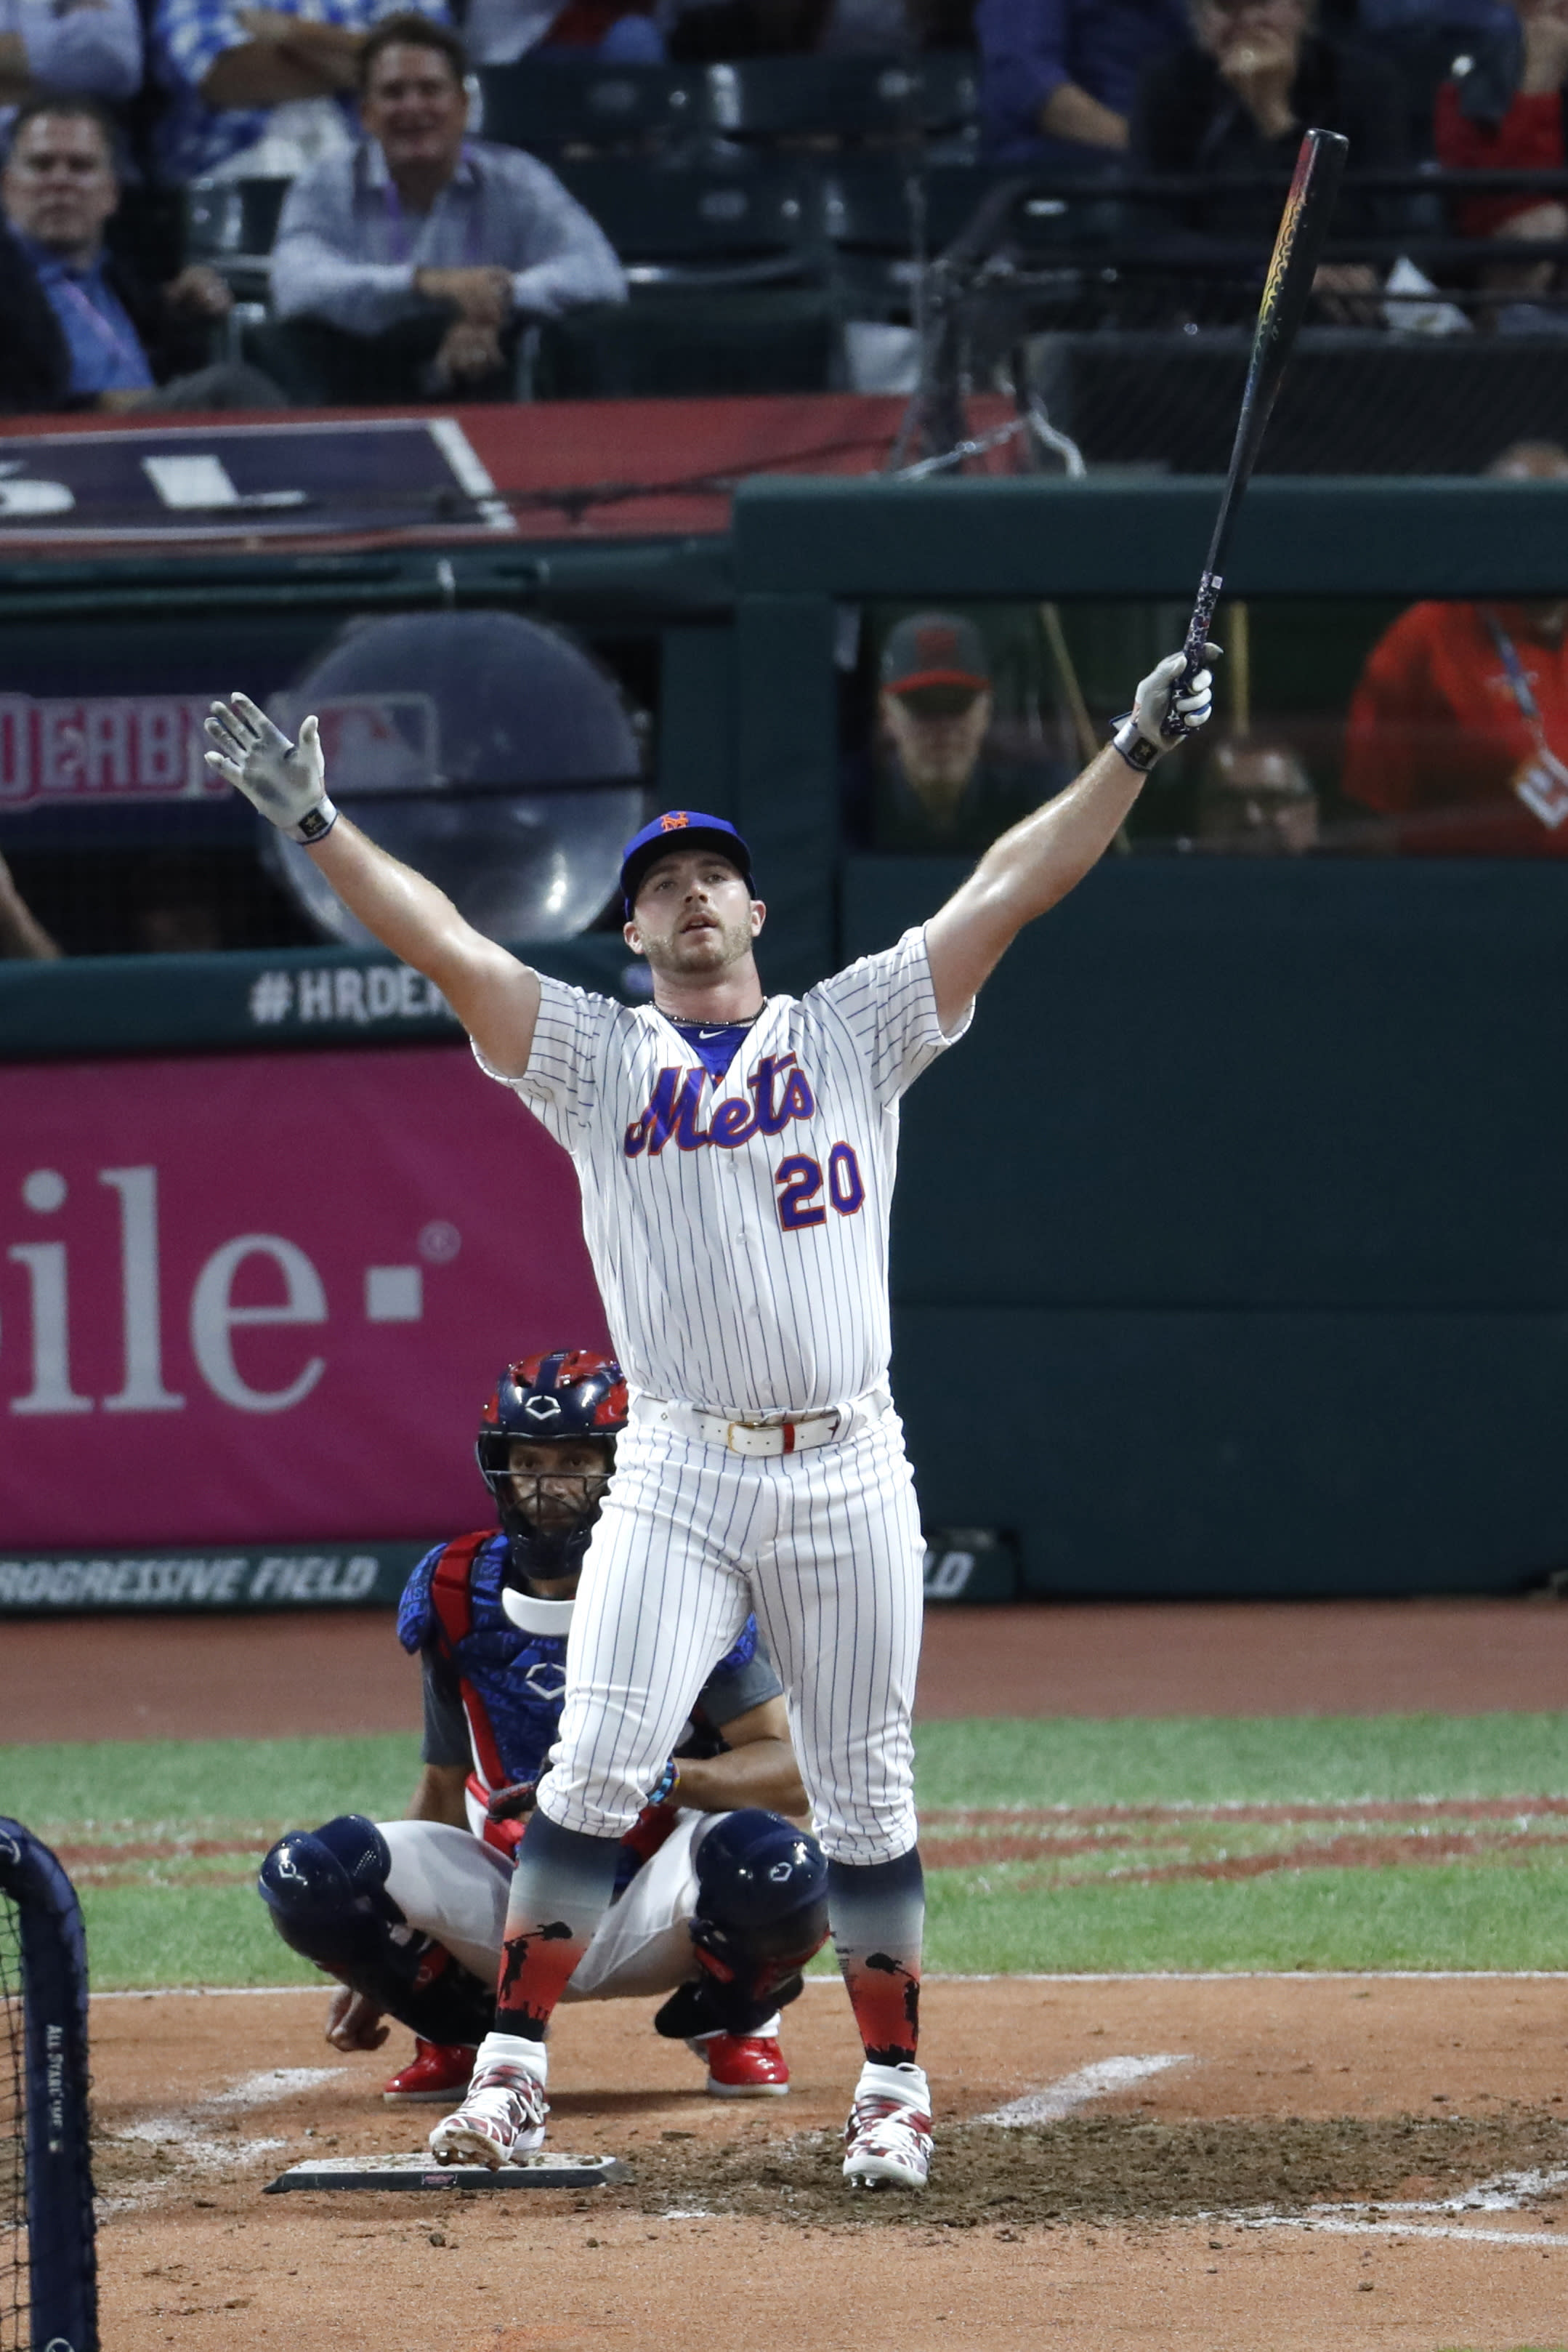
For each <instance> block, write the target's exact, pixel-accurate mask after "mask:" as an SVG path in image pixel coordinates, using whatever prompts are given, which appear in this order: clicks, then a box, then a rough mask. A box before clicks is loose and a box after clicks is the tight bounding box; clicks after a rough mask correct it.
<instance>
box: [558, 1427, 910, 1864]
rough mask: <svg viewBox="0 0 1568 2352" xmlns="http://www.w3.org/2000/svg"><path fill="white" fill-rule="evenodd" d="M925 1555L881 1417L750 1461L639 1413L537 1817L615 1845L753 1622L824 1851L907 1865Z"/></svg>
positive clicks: (608, 1510) (592, 1561) (583, 1607)
mask: <svg viewBox="0 0 1568 2352" xmlns="http://www.w3.org/2000/svg"><path fill="white" fill-rule="evenodd" d="M923 1559H924V1545H923V1542H922V1539H921V1534H920V1517H919V1512H918V1510H917V1508H916V1505H915V1484H914V1479H913V1476H912V1474H911V1472H910V1467H909V1462H908V1458H907V1456H906V1455H905V1454H904V1431H903V1426H902V1424H901V1423H900V1422H899V1419H898V1416H897V1414H896V1413H894V1412H892V1411H891V1410H890V1411H888V1412H883V1413H882V1414H881V1415H880V1416H879V1417H878V1418H877V1419H876V1420H875V1421H874V1422H873V1423H872V1424H871V1426H870V1427H868V1428H866V1429H865V1430H864V1431H863V1432H862V1433H861V1434H859V1435H855V1436H852V1437H849V1438H846V1439H845V1440H844V1442H843V1443H842V1444H836V1445H821V1446H815V1447H813V1448H811V1450H810V1452H806V1453H800V1454H781V1455H778V1456H772V1457H768V1458H766V1459H761V1460H758V1459H755V1458H748V1457H745V1456H741V1455H738V1454H732V1453H730V1452H728V1451H727V1449H725V1448H723V1447H721V1446H716V1445H709V1444H703V1443H701V1442H700V1441H699V1440H697V1439H695V1438H687V1437H684V1436H679V1435H675V1434H674V1433H671V1432H670V1431H668V1430H664V1429H653V1428H649V1427H647V1426H646V1425H644V1424H643V1423H640V1422H639V1420H638V1418H637V1416H636V1415H635V1413H634V1414H633V1418H632V1423H631V1425H630V1426H629V1427H628V1428H627V1429H626V1430H624V1431H623V1432H622V1435H621V1437H620V1438H619V1440H618V1442H617V1445H616V1457H615V1475H614V1477H613V1478H612V1482H611V1486H610V1490H609V1493H608V1494H607V1496H606V1497H605V1502H604V1507H603V1510H602V1512H601V1516H600V1520H599V1524H598V1526H597V1527H596V1528H595V1529H594V1531H593V1538H592V1540H591V1544H590V1545H589V1549H588V1557H587V1559H586V1561H585V1563H584V1567H583V1573H582V1581H581V1584H580V1587H579V1589H578V1596H577V1606H576V1609H575V1611H574V1612H573V1616H572V1623H571V1638H570V1643H569V1644H568V1648H567V1666H566V1672H567V1686H566V1700H565V1705H564V1707H563V1709H562V1714H561V1727H560V1737H559V1739H558V1741H557V1743H556V1746H555V1748H553V1750H552V1751H551V1762H550V1769H549V1775H548V1777H547V1778H546V1779H545V1780H543V1781H542V1782H541V1784H540V1789H539V1805H540V1808H541V1810H542V1811H545V1812H546V1813H548V1814H549V1818H550V1819H551V1821H553V1822H558V1823H559V1826H560V1827H561V1828H563V1829H569V1830H579V1831H581V1832H585V1833H586V1834H587V1835H589V1836H591V1837H619V1836H622V1834H623V1833H624V1832H625V1831H626V1830H628V1829H629V1828H630V1827H631V1825H632V1822H633V1821H634V1820H635V1819H636V1817H637V1814H638V1812H639V1811H640V1810H641V1808H642V1805H643V1800H644V1797H645V1795H646V1792H647V1791H648V1790H650V1789H652V1788H653V1786H654V1784H655V1783H656V1781H657V1780H658V1778H659V1775H660V1773H661V1772H662V1771H663V1769H664V1762H665V1759H666V1758H667V1757H668V1756H669V1754H670V1751H671V1749H672V1748H673V1747H674V1743H675V1741H676V1739H677V1738H679V1736H680V1732H681V1728H682V1726H683V1725H684V1724H685V1721H686V1718H687V1717H688V1715H689V1714H690V1712H691V1708H692V1705H693V1703H694V1701H695V1698H696V1696H697V1693H698V1692H699V1690H700V1689H701V1688H702V1685H703V1684H704V1683H705V1681H706V1679H707V1676H708V1675H709V1674H710V1673H711V1672H712V1670H713V1668H714V1666H715V1665H716V1664H717V1663H718V1661H719V1659H720V1658H722V1657H723V1656H724V1654H725V1653H726V1651H727V1650H728V1649H730V1648H731V1647H733V1645H734V1643H736V1641H737V1639H738V1637H739V1634H740V1632H741V1629H742V1627H743V1626H744V1624H745V1622H746V1619H747V1613H748V1612H750V1611H751V1610H753V1609H755V1611H756V1612H757V1620H758V1624H759V1625H760V1627H761V1629H762V1633H763V1635H764V1638H765V1639H766V1641H767V1643H768V1648H769V1650H770V1651H771V1652H772V1654H773V1663H774V1664H775V1666H776V1667H777V1668H778V1671H779V1680H780V1681H781V1682H782V1683H783V1685H784V1689H785V1693H786V1696H787V1699H788V1703H789V1729H790V1735H791V1737H792V1738H793V1740H794V1745H795V1753H796V1757H797V1759H799V1762H800V1777H801V1779H802V1780H804V1782H805V1784H806V1791H807V1794H808V1796H809V1797H810V1801H811V1811H812V1815H813V1818H814V1821H815V1825H816V1831H817V1835H818V1838H819V1839H820V1841H821V1846H822V1850H823V1852H824V1853H826V1854H827V1855H828V1856H829V1858H830V1859H831V1860H832V1861H834V1862H845V1863H860V1864H866V1863H878V1862H891V1861H894V1860H896V1858H897V1857H898V1856H899V1855H900V1854H903V1853H908V1851H909V1849H910V1847H911V1846H913V1845H914V1843H915V1796H914V1773H913V1765H914V1744H913V1741H912V1739H911V1736H910V1727H909V1717H910V1710H911V1706H912V1705H913V1702H914V1697H915V1669H916V1667H917V1665H918V1664H919V1657H920V1617H921V1608H922V1563H923Z"/></svg>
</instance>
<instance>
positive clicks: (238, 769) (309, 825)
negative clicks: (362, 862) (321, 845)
mask: <svg viewBox="0 0 1568 2352" xmlns="http://www.w3.org/2000/svg"><path fill="white" fill-rule="evenodd" d="M206 736H207V740H208V741H209V742H210V743H211V744H212V745H213V746H214V748H213V750H212V751H209V752H208V753H207V754H206V761H207V765H208V767H209V768H215V769H216V770H217V772H218V774H219V775H220V776H222V777H224V778H225V780H226V781H227V782H229V783H231V784H233V786H234V788H235V791H236V792H240V793H244V794H245V796H246V800H247V801H249V802H250V803H252V805H253V806H254V807H256V808H258V809H259V810H260V811H261V813H262V815H263V816H264V817H266V818H267V822H268V824H275V825H276V826H277V829H278V831H279V833H286V834H287V835H288V838H289V840H290V841H304V842H311V841H324V840H325V839H326V837H327V835H329V833H330V832H331V830H332V827H333V826H334V825H335V824H337V822H338V812H337V810H336V809H335V808H334V807H333V806H332V803H331V802H330V801H329V799H328V798H327V770H326V765H325V763H324V761H323V760H322V757H321V740H320V736H319V732H318V730H317V726H316V721H315V719H307V720H306V721H305V724H304V726H303V727H301V729H300V730H299V740H298V743H291V742H290V741H289V740H288V738H287V735H285V734H284V733H283V731H282V730H281V729H280V728H277V727H275V726H274V725H273V723H272V721H271V719H269V718H268V717H267V713H266V712H265V711H264V710H258V709H256V705H255V703H254V702H252V700H251V699H250V698H249V696H248V695H245V694H235V695H231V697H230V698H229V699H228V701H227V702H214V705H213V707H212V710H211V712H210V714H209V715H208V718H207V720H206Z"/></svg>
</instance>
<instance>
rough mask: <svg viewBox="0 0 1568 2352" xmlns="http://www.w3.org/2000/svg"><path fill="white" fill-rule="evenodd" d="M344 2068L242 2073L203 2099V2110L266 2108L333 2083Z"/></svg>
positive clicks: (273, 2068)
mask: <svg viewBox="0 0 1568 2352" xmlns="http://www.w3.org/2000/svg"><path fill="white" fill-rule="evenodd" d="M349 2072H350V2069H349V2068H348V2067H347V2066H267V2067H265V2068H264V2069H263V2070H262V2072H261V2073H260V2074H243V2075H242V2076H241V2077H240V2079H239V2081H238V2082H237V2083H231V2084H229V2087H228V2089H227V2090H226V2091H215V2092H214V2094H213V2095H212V2096H211V2098H207V2099H204V2100H203V2101H202V2105H203V2106H204V2108H205V2107H265V2106H267V2105H269V2103H270V2102H271V2101H272V2100H274V2099H287V2098H291V2097H292V2096H293V2095H294V2093H295V2092H296V2091H314V2090H315V2089H317V2087H318V2086H319V2084H322V2083H336V2082H337V2081H338V2080H339V2079H340V2076H342V2075H344V2074H348V2073H349Z"/></svg>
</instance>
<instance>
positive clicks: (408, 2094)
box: [382, 2040, 474, 2107]
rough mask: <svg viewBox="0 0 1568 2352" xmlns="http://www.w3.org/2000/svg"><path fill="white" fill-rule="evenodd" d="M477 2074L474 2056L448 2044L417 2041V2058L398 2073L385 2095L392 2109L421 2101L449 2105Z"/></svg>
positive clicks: (415, 2053)
mask: <svg viewBox="0 0 1568 2352" xmlns="http://www.w3.org/2000/svg"><path fill="white" fill-rule="evenodd" d="M473 2072H474V2053H473V2051H472V2050H468V2049H465V2048H461V2047H459V2046H456V2045H454V2044H449V2043H447V2042H420V2041H417V2040H416V2041H415V2042H414V2045H413V2057H412V2058H411V2059H410V2060H409V2062H408V2064H407V2065H406V2066H405V2067H404V2068H403V2070H402V2074H394V2075H393V2076H392V2081H391V2082H390V2083H389V2084H387V2086H386V2088H385V2089H384V2090H383V2091H382V2098H383V2099H384V2100H385V2101H386V2103H387V2105H388V2106H389V2107H401V2106H405V2105H409V2104H410V2103H411V2102H413V2101H415V2100H420V2099H429V2100H433V2101H434V2100H436V2099H439V2100H440V2101H441V2103H442V2104H443V2105H450V2104H451V2100H452V2094H453V2092H454V2091H465V2090H466V2089H467V2088H468V2077H469V2075H470V2074H472V2073H473Z"/></svg>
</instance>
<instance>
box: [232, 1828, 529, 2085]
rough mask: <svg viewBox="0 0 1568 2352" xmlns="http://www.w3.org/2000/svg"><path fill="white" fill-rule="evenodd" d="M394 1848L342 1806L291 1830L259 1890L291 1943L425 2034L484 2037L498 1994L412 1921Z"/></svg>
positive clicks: (429, 2038) (264, 1868)
mask: <svg viewBox="0 0 1568 2352" xmlns="http://www.w3.org/2000/svg"><path fill="white" fill-rule="evenodd" d="M391 1865H392V1856H391V1854H390V1853H388V1851H387V1842H386V1840H385V1838H383V1837H382V1833H381V1832H380V1830H379V1829H377V1827H376V1825H375V1823H374V1822H370V1821H367V1820H366V1819H365V1817H364V1815H363V1814H362V1813H340V1815H339V1816H338V1818H337V1820H336V1821H330V1822H323V1824H322V1826H321V1827H320V1828H319V1830H290V1832H288V1834H287V1837H281V1838H279V1839H278V1841H277V1844H276V1845H275V1846H274V1847H273V1849H272V1851H271V1853H269V1854H268V1855H267V1859H266V1861H265V1862H264V1863H263V1864H262V1865H261V1873H260V1876H259V1877H258V1879H257V1881H256V1889H257V1892H258V1893H259V1895H260V1896H261V1899H262V1901H263V1902H264V1903H265V1904H266V1905H267V1909H268V1910H269V1911H270V1912H271V1914H272V1924H273V1926H274V1927H276V1928H277V1932H278V1934H279V1935H280V1936H281V1937H282V1938H283V1940H284V1942H285V1943H286V1944H287V1945H289V1946H290V1947H291V1948H292V1949H293V1950H295V1951H297V1952H301V1953H303V1955H304V1957H305V1958H307V1959H308V1960H314V1961H315V1963H316V1965H317V1967H318V1968H319V1969H326V1971H327V1973H328V1975H329V1976H334V1977H336V1978H337V1979H338V1981H339V1983H340V1984H346V1985H347V1986H349V1987H350V1990H352V1991H354V1992H358V1993H362V1994H363V1995H364V1996H365V1998H366V2000H373V2001H374V2002H375V2003H376V2005H377V2007H378V2008H379V2009H380V2010H382V2011H383V2013H384V2014H385V2015H386V2016H388V2017H395V2018H396V2019H397V2021H398V2022H399V2024H400V2025H406V2026H408V2027H409V2028H410V2029H411V2031H412V2032H414V2033H416V2034H417V2035H418V2036H419V2037H420V2039H421V2040H422V2041H424V2042H467V2043H475V2042H482V2041H483V2040H484V2038H485V2036H486V2033H488V2032H489V2031H490V2028H491V2026H492V2024H493V2023H494V2021H495V2014H496V2000H495V1994H494V1992H493V1991H492V1990H491V1988H490V1987H489V1986H488V1985H485V1984H481V1982H480V1981H479V1979H478V1978H477V1977H476V1976H471V1975H470V1974H469V1972H468V1970H467V1969H465V1968H462V1967H460V1966H459V1965H458V1963H457V1962H456V1961H455V1959H454V1958H453V1957H452V1955H451V1953H450V1952H449V1951H448V1950H447V1949H446V1948H445V1946H444V1944H438V1943H437V1942H436V1941H435V1939H434V1937H432V1936H422V1935H420V1934H418V1933H417V1932H416V1930H415V1929H413V1928H412V1927H410V1926H409V1925H408V1923H407V1921H406V1920H405V1919H404V1917H403V1915H402V1912H401V1911H400V1910H399V1909H398V1906H397V1905H396V1904H395V1903H394V1902H393V1901H392V1897H391V1895H389V1894H388V1893H387V1888H386V1878H387V1872H388V1870H389V1869H390V1867H391Z"/></svg>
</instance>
